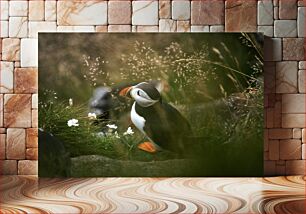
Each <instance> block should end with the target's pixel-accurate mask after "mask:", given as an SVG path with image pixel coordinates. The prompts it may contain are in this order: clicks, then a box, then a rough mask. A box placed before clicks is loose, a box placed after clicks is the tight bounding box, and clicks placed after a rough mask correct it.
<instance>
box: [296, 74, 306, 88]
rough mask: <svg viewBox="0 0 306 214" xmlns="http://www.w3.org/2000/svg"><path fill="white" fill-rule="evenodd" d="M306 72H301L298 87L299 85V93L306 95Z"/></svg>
mask: <svg viewBox="0 0 306 214" xmlns="http://www.w3.org/2000/svg"><path fill="white" fill-rule="evenodd" d="M305 73H306V70H299V74H298V76H299V82H298V85H299V93H305V92H306V90H305V85H306V82H305V78H306V75H305Z"/></svg>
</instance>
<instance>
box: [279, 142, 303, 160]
mask: <svg viewBox="0 0 306 214" xmlns="http://www.w3.org/2000/svg"><path fill="white" fill-rule="evenodd" d="M279 147H280V159H281V160H299V159H301V158H302V142H301V140H280V141H279Z"/></svg>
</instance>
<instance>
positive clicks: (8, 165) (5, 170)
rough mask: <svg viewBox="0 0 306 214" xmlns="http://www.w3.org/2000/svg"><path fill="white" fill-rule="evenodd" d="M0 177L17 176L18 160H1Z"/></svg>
mask: <svg viewBox="0 0 306 214" xmlns="http://www.w3.org/2000/svg"><path fill="white" fill-rule="evenodd" d="M0 168H1V170H0V175H17V161H16V160H0Z"/></svg>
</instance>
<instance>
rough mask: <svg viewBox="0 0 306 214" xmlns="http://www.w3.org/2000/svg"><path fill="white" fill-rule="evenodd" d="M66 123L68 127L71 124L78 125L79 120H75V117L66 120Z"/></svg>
mask: <svg viewBox="0 0 306 214" xmlns="http://www.w3.org/2000/svg"><path fill="white" fill-rule="evenodd" d="M67 125H68V126H69V127H71V126H79V120H77V119H71V120H68V122H67Z"/></svg>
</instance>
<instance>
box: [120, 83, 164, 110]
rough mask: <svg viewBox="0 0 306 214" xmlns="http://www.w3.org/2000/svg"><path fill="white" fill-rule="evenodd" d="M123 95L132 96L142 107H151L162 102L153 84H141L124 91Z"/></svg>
mask: <svg viewBox="0 0 306 214" xmlns="http://www.w3.org/2000/svg"><path fill="white" fill-rule="evenodd" d="M120 94H121V95H128V94H130V95H131V97H132V98H133V99H134V100H135V101H136V102H137V104H139V105H140V106H142V107H149V106H152V105H154V104H155V103H157V102H159V101H160V100H161V95H160V93H159V91H158V90H157V89H156V87H155V85H154V84H152V83H147V82H141V83H139V84H137V85H135V86H131V87H128V88H125V89H123V90H122V91H121V92H120Z"/></svg>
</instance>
